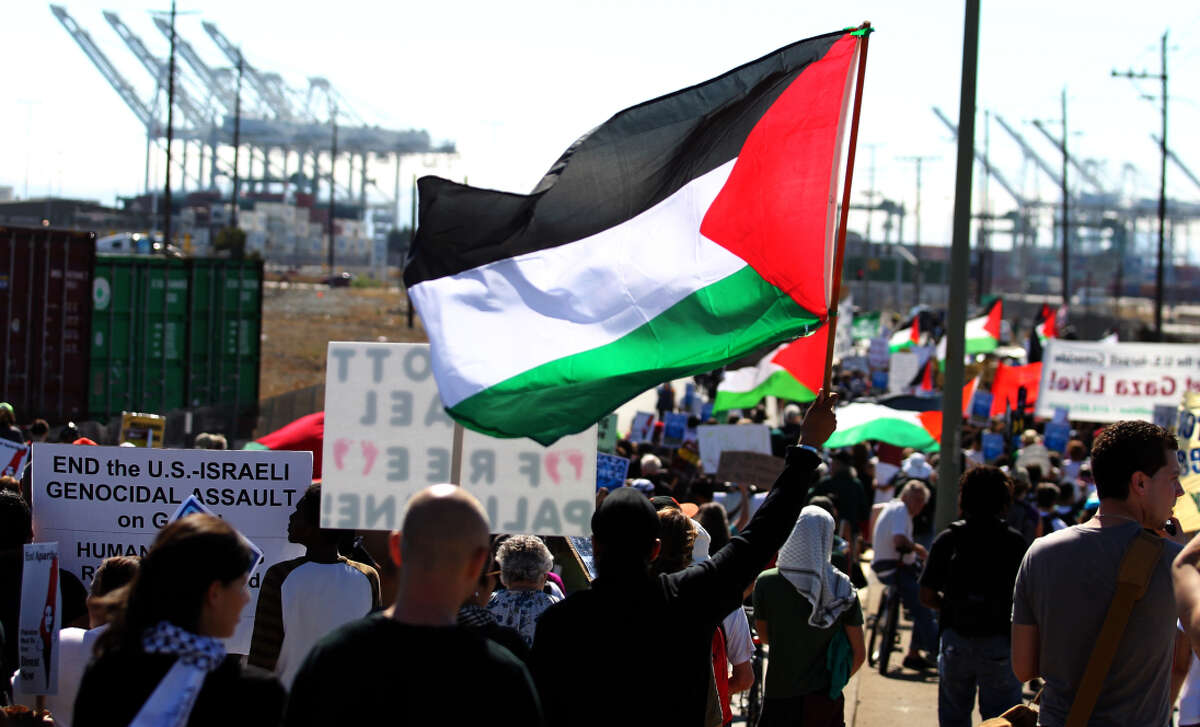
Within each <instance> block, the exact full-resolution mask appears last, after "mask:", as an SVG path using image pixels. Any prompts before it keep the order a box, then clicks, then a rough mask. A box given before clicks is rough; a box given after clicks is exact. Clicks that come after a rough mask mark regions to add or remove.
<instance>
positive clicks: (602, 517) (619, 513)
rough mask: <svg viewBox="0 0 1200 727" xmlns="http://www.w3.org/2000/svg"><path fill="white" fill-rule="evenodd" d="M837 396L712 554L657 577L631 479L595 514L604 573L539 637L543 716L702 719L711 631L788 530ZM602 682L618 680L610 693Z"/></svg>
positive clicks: (555, 720)
mask: <svg viewBox="0 0 1200 727" xmlns="http://www.w3.org/2000/svg"><path fill="white" fill-rule="evenodd" d="M836 402H837V395H836V394H829V395H826V394H825V393H824V391H822V392H821V394H820V395H818V397H817V400H816V402H814V403H813V406H812V408H811V409H810V410H809V412H808V415H807V416H806V417H805V419H804V424H803V426H802V429H801V434H800V441H799V445H798V446H796V447H792V448H790V449H789V450H788V455H787V467H785V468H784V471H783V474H781V475H780V476H779V479H778V480H777V481H776V482H775V486H774V487H773V488H772V489H771V491H770V493H769V494H768V495H767V497H766V499H765V500H764V501H763V504H762V506H761V507H759V509H758V512H757V513H755V515H754V518H753V519H752V520H751V521H750V524H749V525H748V526H747V527H746V528H745V529H743V530H742V532H741V533H740V534H739V535H737V536H735V537H734V538H732V540H731V541H730V542H729V544H728V545H726V546H725V547H724V548H722V549H721V550H720V551H718V552H717V553H715V554H714V555H713V556H712V558H711V559H710V560H707V561H704V562H702V563H698V564H696V565H692V566H689V567H687V568H685V569H683V570H681V571H678V572H675V573H670V574H662V575H659V576H651V575H650V573H649V566H650V563H651V561H653V560H654V558H655V557H656V556H657V555H658V551H659V548H660V546H661V544H660V543H659V541H658V517H657V516H656V514H655V511H654V505H653V504H651V502H650V501H649V500H648V499H647V498H646V497H644V496H643V495H641V494H640V493H638V492H637V491H636V490H634V489H633V488H629V487H623V488H619V489H617V490H616V491H615V492H613V493H612V494H611V495H609V496H608V497H607V498H606V499H605V500H604V502H603V503H602V504H601V505H600V507H599V508H597V510H596V513H595V514H594V515H593V516H592V543H593V550H594V552H595V556H596V569H597V571H598V578H597V579H596V581H595V582H594V583H593V584H592V587H591V589H589V590H587V591H580V592H577V593H574V594H572V595H571V596H569V597H568V598H567V599H566V600H564V601H562V602H560V603H558V604H555V605H554V606H551V607H550V608H549V609H547V610H546V612H545V613H543V614H542V617H541V620H540V621H539V622H538V627H537V634H536V635H535V637H534V641H533V657H532V667H533V673H534V679H535V681H536V682H537V684H538V690H539V692H540V694H541V697H542V704H543V707H544V709H545V714H546V722H547V724H549V725H568V724H569V725H604V726H605V727H611V725H623V726H624V727H631V726H632V725H655V726H656V727H657V726H659V725H697V726H698V725H701V724H703V723H704V717H705V708H706V704H707V699H708V697H709V675H710V671H711V669H712V658H711V657H712V654H711V645H712V635H713V631H714V629H716V628H717V625H718V624H719V623H720V622H721V620H722V619H723V618H725V616H727V615H728V614H729V613H730V612H731V611H733V610H734V609H735V608H738V607H739V606H740V605H741V603H742V599H743V598H744V594H745V590H746V588H748V587H749V586H750V585H751V584H752V583H753V582H754V579H755V577H757V576H758V574H759V573H760V572H761V571H762V570H763V568H765V567H766V565H767V563H768V561H769V560H770V559H771V557H772V556H773V555H774V554H775V552H776V551H777V550H779V548H780V547H781V546H782V545H783V543H784V541H785V540H786V539H787V537H788V535H790V534H791V531H792V528H793V526H794V525H795V523H796V518H797V516H798V515H799V514H800V510H801V508H802V507H803V506H804V500H805V496H806V494H807V492H808V489H809V487H811V486H812V484H813V482H812V481H813V474H814V473H815V472H816V469H817V465H818V464H819V463H820V456H819V454H818V448H819V447H820V446H821V445H823V444H824V443H825V440H827V439H828V438H829V436H830V435H831V434H832V433H833V431H834V429H836V428H837V419H836V417H835V416H834V413H833V409H834V406H835V404H836ZM665 635H669V636H665ZM664 639H665V640H664ZM604 685H614V686H618V685H619V688H618V690H617V691H616V692H615V693H613V694H608V695H604V694H602V692H603V688H604Z"/></svg>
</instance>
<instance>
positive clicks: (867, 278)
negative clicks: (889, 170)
mask: <svg viewBox="0 0 1200 727" xmlns="http://www.w3.org/2000/svg"><path fill="white" fill-rule="evenodd" d="M866 146H867V148H869V149H870V150H871V170H870V174H871V182H870V186H871V188H870V189H868V190H867V192H866V195H867V229H866V235H865V237H866V243H867V244H866V250H865V251H864V252H865V254H866V259H865V260H864V261H863V268H864V269H863V302H862V304H863V306H864V307H865V308H866V309H867V310H870V309H871V262H872V261H873V260H874V259H875V242H874V241H873V240H872V239H871V218H872V216H874V213H875V199H876V197H877V196H878V193H877V192H876V191H875V147H877V146H879V144H877V143H876V144H867V145H866Z"/></svg>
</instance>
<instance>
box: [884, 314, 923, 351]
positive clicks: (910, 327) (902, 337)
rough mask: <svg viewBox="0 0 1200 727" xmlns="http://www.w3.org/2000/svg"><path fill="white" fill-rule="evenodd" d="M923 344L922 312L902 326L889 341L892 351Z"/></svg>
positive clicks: (889, 347) (889, 348)
mask: <svg viewBox="0 0 1200 727" xmlns="http://www.w3.org/2000/svg"><path fill="white" fill-rule="evenodd" d="M919 345H921V314H920V313H918V314H917V315H915V316H913V318H912V321H910V322H909V323H908V324H907V325H903V326H900V328H898V329H897V330H896V332H895V333H893V334H892V338H891V340H889V341H888V350H889V351H891V352H892V353H895V352H897V351H904V350H906V349H909V348H912V347H913V346H919Z"/></svg>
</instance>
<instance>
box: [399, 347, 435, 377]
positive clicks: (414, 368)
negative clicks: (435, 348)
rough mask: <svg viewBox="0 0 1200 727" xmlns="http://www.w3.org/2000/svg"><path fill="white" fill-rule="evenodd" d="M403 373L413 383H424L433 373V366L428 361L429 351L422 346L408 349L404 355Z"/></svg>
mask: <svg viewBox="0 0 1200 727" xmlns="http://www.w3.org/2000/svg"><path fill="white" fill-rule="evenodd" d="M404 373H405V374H407V375H408V378H410V379H412V380H413V381H424V380H425V379H428V378H429V374H431V373H433V365H432V363H431V362H430V360H429V349H428V348H425V347H424V346H419V347H416V348H410V349H409V350H408V353H406V354H404Z"/></svg>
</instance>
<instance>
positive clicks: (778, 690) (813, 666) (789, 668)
mask: <svg viewBox="0 0 1200 727" xmlns="http://www.w3.org/2000/svg"><path fill="white" fill-rule="evenodd" d="M833 530H834V523H833V517H831V516H830V514H829V513H828V512H826V511H825V510H824V509H822V508H820V507H816V506H813V505H809V506H807V507H805V508H804V509H803V510H801V511H800V517H799V518H797V520H796V524H795V526H794V527H793V528H792V534H791V535H790V536H789V537H788V539H787V541H786V542H785V543H784V544H783V547H782V548H780V550H779V559H778V561H777V567H775V568H771V569H769V570H766V571H764V572H763V573H762V575H760V576H759V577H758V580H757V581H756V583H755V585H754V619H755V623H756V626H757V629H758V635H759V638H760V639H761V640H762V642H763V643H764V644H770V646H771V668H770V669H769V670H768V671H767V680H766V690H765V692H764V699H763V713H762V718H761V720H760V721H759V725H765V726H766V727H773V726H774V725H795V724H803V725H805V726H806V727H808V726H809V725H819V726H824V725H829V726H830V727H833V726H834V725H841V724H842V721H843V712H844V708H845V699H844V698H843V697H842V694H841V692H842V688H843V687H844V686H845V684H846V681H848V680H849V678H850V675H851V674H853V673H854V672H855V671H857V669H858V668H859V667H860V666H862V663H863V661H864V660H865V659H866V653H867V650H866V646H865V644H864V641H863V632H862V623H863V616H862V607H861V605H860V604H859V602H858V595H857V594H856V593H855V590H854V586H853V585H852V584H851V583H850V578H849V577H848V576H847V575H846V574H844V573H842V572H841V571H839V570H837V569H836V568H834V567H833V565H831V564H830V562H829V559H830V555H831V554H832V550H833ZM846 656H849V659H846V658H845V657H846ZM847 661H849V664H848V668H847V664H846V662H847Z"/></svg>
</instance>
